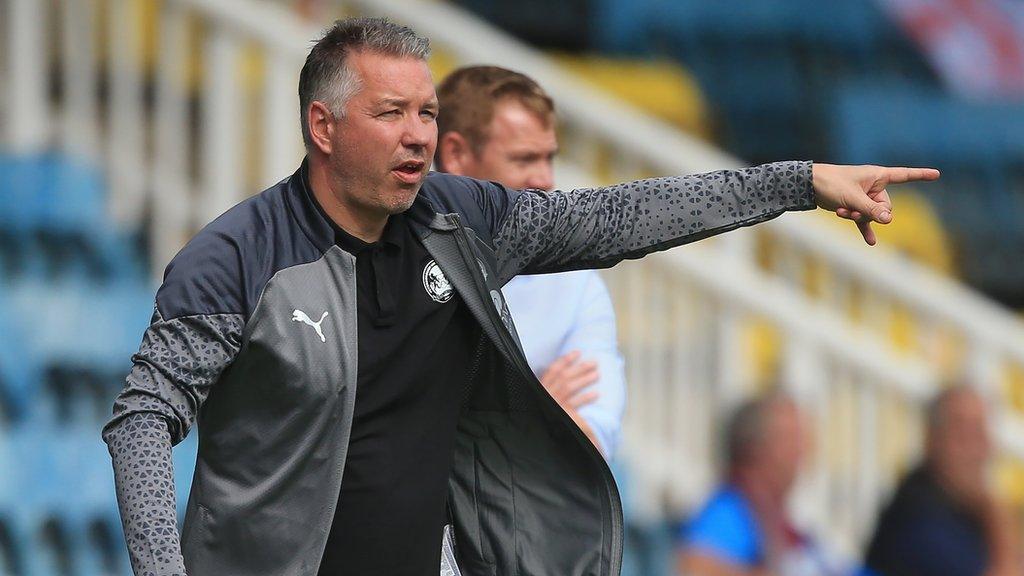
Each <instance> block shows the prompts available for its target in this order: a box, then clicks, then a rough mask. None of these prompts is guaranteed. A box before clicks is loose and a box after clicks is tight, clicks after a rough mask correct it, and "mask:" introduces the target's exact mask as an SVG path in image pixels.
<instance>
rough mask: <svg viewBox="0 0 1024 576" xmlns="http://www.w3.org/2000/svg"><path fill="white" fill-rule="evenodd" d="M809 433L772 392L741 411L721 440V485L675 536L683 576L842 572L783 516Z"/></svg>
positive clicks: (791, 406) (790, 404)
mask: <svg viewBox="0 0 1024 576" xmlns="http://www.w3.org/2000/svg"><path fill="white" fill-rule="evenodd" d="M807 440H808V436H807V432H806V430H805V429H804V426H803V423H802V416H801V414H800V410H799V409H798V408H797V405H796V403H795V402H794V401H793V400H792V399H791V398H789V397H788V396H785V395H783V394H778V393H776V394H772V395H769V396H765V397H761V398H758V399H755V400H752V401H750V402H748V403H746V404H744V405H742V406H741V407H740V408H739V409H738V410H737V411H736V412H735V413H734V414H733V416H732V418H731V419H730V420H729V422H728V426H727V428H726V434H725V448H726V474H725V479H724V481H723V483H722V485H721V486H720V487H719V488H718V489H717V490H716V491H715V492H714V494H713V495H712V496H711V498H710V500H709V501H708V502H707V503H706V504H705V505H704V507H703V508H702V509H701V510H700V511H699V512H698V513H697V515H696V516H695V517H694V519H693V521H692V522H690V523H689V524H688V525H687V526H685V527H684V529H683V530H682V533H681V535H680V536H681V540H682V547H681V549H680V553H679V558H678V566H679V571H680V573H681V574H684V575H686V576H755V575H756V576H767V575H780V576H781V575H785V576H794V575H800V576H804V575H807V576H810V575H815V576H822V575H832V574H845V573H847V572H848V571H844V570H841V569H838V568H836V567H835V562H834V561H832V560H830V559H826V557H825V555H824V554H823V552H822V550H821V549H820V548H819V547H818V546H817V545H815V544H814V542H813V541H812V540H811V539H810V538H809V537H808V536H807V535H806V534H803V533H802V532H801V531H800V530H798V529H797V528H796V527H795V526H794V525H793V522H792V521H791V519H790V517H789V514H788V512H787V502H788V500H789V494H790V492H791V490H792V488H793V484H794V482H795V481H796V478H797V473H798V472H799V470H800V467H801V463H802V462H803V460H804V455H805V453H806V446H807Z"/></svg>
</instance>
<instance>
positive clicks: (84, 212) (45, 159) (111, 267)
mask: <svg viewBox="0 0 1024 576" xmlns="http://www.w3.org/2000/svg"><path fill="white" fill-rule="evenodd" d="M104 186H105V185H104V182H103V179H102V177H101V175H100V173H99V171H98V170H97V169H95V168H92V167H90V166H88V165H84V164H82V163H81V162H79V161H76V160H74V159H71V158H68V157H66V156H62V155H58V154H41V155H35V156H28V157H22V156H10V155H0V265H2V266H3V268H2V269H0V272H6V274H7V275H8V276H10V275H19V276H27V277H30V278H47V279H52V278H58V277H66V276H71V277H91V278H96V279H109V278H126V277H133V278H141V277H142V274H144V270H145V266H143V265H142V262H141V258H140V257H139V256H138V255H136V254H135V251H134V249H133V248H132V246H133V245H134V242H133V237H134V235H133V234H132V233H131V232H130V231H119V230H116V229H114V227H112V226H110V224H109V222H107V220H106V218H105V213H106V193H105V187H104Z"/></svg>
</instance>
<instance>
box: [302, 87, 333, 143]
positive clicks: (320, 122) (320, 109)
mask: <svg viewBox="0 0 1024 576" xmlns="http://www.w3.org/2000/svg"><path fill="white" fill-rule="evenodd" d="M306 121H307V122H308V124H309V135H310V137H311V138H312V140H313V147H315V148H316V149H317V150H319V151H320V152H322V153H323V154H330V153H331V151H332V146H331V137H332V136H334V130H335V126H334V114H331V111H330V110H328V109H327V105H325V104H324V103H323V102H320V101H319V100H314V101H313V103H312V104H310V105H309V111H308V112H306Z"/></svg>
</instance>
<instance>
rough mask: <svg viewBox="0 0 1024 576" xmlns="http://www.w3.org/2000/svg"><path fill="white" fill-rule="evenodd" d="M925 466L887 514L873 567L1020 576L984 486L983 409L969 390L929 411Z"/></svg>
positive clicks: (915, 575)
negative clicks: (1016, 575) (1017, 575)
mask: <svg viewBox="0 0 1024 576" xmlns="http://www.w3.org/2000/svg"><path fill="white" fill-rule="evenodd" d="M927 417H928V420H927V426H928V429H927V437H926V446H925V449H926V453H925V458H924V462H922V463H921V464H920V465H919V466H917V467H916V468H915V469H914V470H912V471H911V472H910V474H908V475H907V477H906V478H904V479H903V481H902V482H901V483H900V485H899V487H898V488H897V490H896V495H895V496H894V497H893V499H892V501H891V502H890V503H889V504H888V506H887V507H886V508H885V510H884V511H883V512H882V515H881V517H880V518H879V520H878V525H877V527H876V529H875V534H874V536H873V537H872V539H871V544H870V546H869V547H868V554H867V565H868V567H869V568H871V569H872V570H873V571H875V572H877V573H879V574H881V575H882V576H980V575H985V576H1003V575H1007V576H1008V575H1011V574H1022V573H1024V572H1022V571H1021V564H1020V562H1019V557H1018V551H1017V546H1016V540H1015V535H1014V530H1013V524H1012V521H1011V518H1010V515H1009V512H1008V510H1007V509H1006V508H1005V507H1004V506H1001V505H1000V504H999V503H998V502H997V500H996V498H995V496H994V494H993V493H992V490H991V489H990V487H989V484H988V482H987V479H986V476H987V474H986V470H987V468H988V464H989V461H990V459H991V453H992V446H991V441H990V439H989V435H988V422H987V417H986V412H985V402H984V401H983V400H982V398H981V397H980V396H979V395H978V394H977V393H976V392H975V391H973V390H972V389H970V388H967V387H965V386H957V387H953V388H949V389H947V390H945V391H944V392H942V393H941V394H939V395H938V397H937V398H936V399H935V400H934V401H933V402H932V405H931V407H930V408H929V410H928V416H927Z"/></svg>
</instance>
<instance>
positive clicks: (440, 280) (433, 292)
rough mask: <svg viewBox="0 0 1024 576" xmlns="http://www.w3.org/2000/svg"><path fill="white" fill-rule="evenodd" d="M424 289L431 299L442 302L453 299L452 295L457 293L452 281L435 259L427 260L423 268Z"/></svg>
mask: <svg viewBox="0 0 1024 576" xmlns="http://www.w3.org/2000/svg"><path fill="white" fill-rule="evenodd" d="M423 289H424V290H426V291H427V295H428V296H430V299H431V300H433V301H434V302H438V303H441V304H444V303H445V302H447V301H449V300H451V299H452V295H453V294H455V290H454V289H453V288H452V283H451V282H449V281H448V278H447V277H445V275H444V272H441V268H440V267H439V266H438V265H437V262H434V261H433V260H431V261H430V262H427V265H426V266H425V267H424V268H423Z"/></svg>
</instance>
